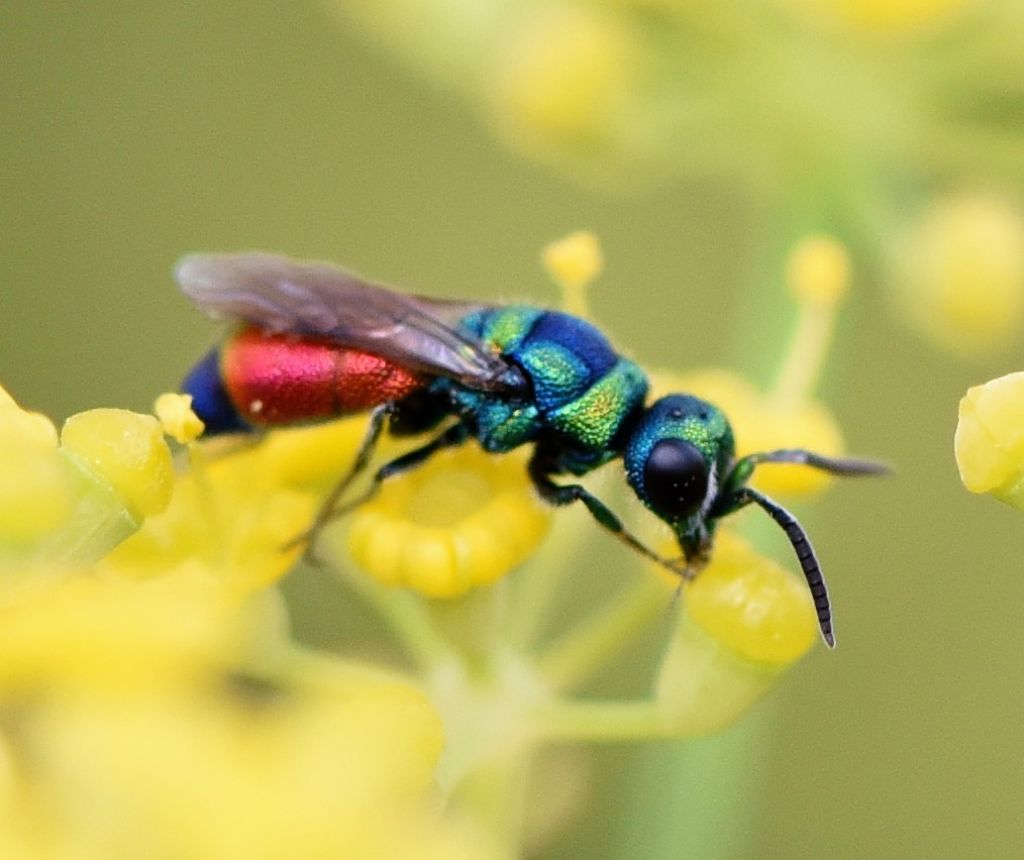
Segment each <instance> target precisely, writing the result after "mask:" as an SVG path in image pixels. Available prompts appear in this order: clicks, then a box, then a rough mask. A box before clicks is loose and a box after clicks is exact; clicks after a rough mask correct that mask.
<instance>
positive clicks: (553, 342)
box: [464, 306, 647, 467]
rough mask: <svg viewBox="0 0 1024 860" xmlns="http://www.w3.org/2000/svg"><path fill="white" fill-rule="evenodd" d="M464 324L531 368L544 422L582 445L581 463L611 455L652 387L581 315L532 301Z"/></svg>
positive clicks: (574, 444) (573, 444) (484, 313)
mask: <svg viewBox="0 0 1024 860" xmlns="http://www.w3.org/2000/svg"><path fill="white" fill-rule="evenodd" d="M464 328H465V329H466V330H467V331H468V332H469V333H470V334H472V335H474V336H475V337H477V338H479V339H480V340H481V341H483V342H484V343H485V344H486V345H487V346H490V347H491V348H492V349H494V350H496V351H498V352H500V353H501V354H502V355H503V356H505V357H507V358H509V359H510V360H512V361H514V362H515V363H516V364H518V365H519V366H520V367H522V368H523V370H524V371H526V374H527V375H528V376H529V378H530V382H531V384H532V387H533V393H534V404H533V405H534V406H535V407H536V410H537V418H538V421H539V423H540V424H541V425H546V426H547V427H548V428H551V429H554V430H556V431H558V433H559V434H560V435H562V436H563V437H565V441H566V443H567V444H568V445H569V446H570V447H572V448H575V449H579V453H580V454H581V455H582V459H581V460H580V466H581V467H583V466H584V464H590V463H593V464H595V465H596V464H598V463H599V462H601V461H603V459H606V458H605V457H603V456H602V455H603V454H604V453H605V452H606V450H607V448H608V446H609V444H610V443H611V441H612V439H613V438H614V436H615V434H616V433H617V431H618V429H619V427H620V425H621V424H622V421H623V420H624V419H625V417H626V416H627V415H628V414H629V413H630V412H631V411H632V410H633V409H635V408H636V407H637V406H638V405H639V404H641V403H642V402H643V399H644V396H645V394H646V392H647V380H646V377H645V376H644V374H643V372H642V371H641V370H640V368H639V367H637V366H636V365H635V364H633V362H631V361H628V360H626V359H623V358H621V357H620V356H619V355H617V354H616V352H615V350H614V349H612V347H611V344H609V343H608V340H607V338H606V337H605V336H604V335H603V334H602V333H601V332H600V331H599V330H598V329H597V328H595V327H594V326H593V325H591V324H590V323H588V322H586V321H585V320H582V319H579V318H578V317H574V316H571V315H569V314H565V313H561V312H559V311H542V310H538V309H537V308H531V307H525V306H510V307H504V308H488V309H486V310H484V311H480V312H477V313H475V314H472V315H471V316H469V317H467V319H466V320H465V321H464ZM485 423H486V422H485ZM536 429H538V430H539V429H540V428H539V427H538V428H536ZM485 435H487V434H486V433H485V434H484V435H482V436H481V438H482V440H483V439H484V436H485ZM498 435H500V437H501V438H502V439H503V440H504V441H506V442H507V441H511V440H512V439H513V438H522V436H523V434H522V432H521V430H520V432H517V433H514V434H512V435H511V436H509V435H508V434H505V433H499V434H498ZM534 435H536V433H533V434H531V437H532V436H534ZM523 441H525V439H524V440H523Z"/></svg>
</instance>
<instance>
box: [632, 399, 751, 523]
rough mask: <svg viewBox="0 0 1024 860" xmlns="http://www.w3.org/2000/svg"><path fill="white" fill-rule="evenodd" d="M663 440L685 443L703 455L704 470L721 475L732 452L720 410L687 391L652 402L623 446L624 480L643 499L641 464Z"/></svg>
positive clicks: (642, 466) (728, 432)
mask: <svg viewBox="0 0 1024 860" xmlns="http://www.w3.org/2000/svg"><path fill="white" fill-rule="evenodd" d="M663 439H681V440H682V441H684V442H689V443H690V444H692V445H693V446H695V447H696V448H697V450H698V451H700V452H701V454H703V455H704V458H705V460H706V461H707V464H708V470H709V471H712V470H714V471H715V472H717V474H718V475H719V477H721V476H723V475H724V474H725V471H726V469H727V468H728V465H729V462H730V461H731V460H732V458H733V455H734V453H735V445H734V442H733V437H732V429H731V428H730V427H729V422H728V421H727V420H726V418H725V416H724V415H723V414H722V412H721V411H720V410H719V409H718V408H716V407H714V406H712V405H711V404H710V403H708V402H706V401H704V400H701V399H699V398H697V397H693V396H691V395H689V394H672V395H670V396H668V397H662V398H661V399H660V400H658V401H656V402H655V403H654V404H652V405H651V406H650V407H649V408H648V409H647V411H646V412H645V413H644V415H643V418H641V419H640V421H639V423H638V424H637V426H636V428H635V429H634V431H633V434H632V436H631V437H630V440H629V444H628V445H627V446H626V452H625V465H626V480H627V481H629V484H630V486H631V487H632V488H633V489H634V490H635V491H636V494H637V495H638V496H639V497H640V499H641V500H642V501H643V502H644V504H645V505H648V507H650V504H649V496H648V493H647V492H646V489H645V487H644V467H645V465H646V464H647V458H648V457H649V456H650V454H651V450H652V449H653V448H654V446H655V445H657V444H658V442H660V441H661V440H663Z"/></svg>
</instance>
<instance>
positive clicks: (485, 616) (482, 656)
mask: <svg viewBox="0 0 1024 860" xmlns="http://www.w3.org/2000/svg"><path fill="white" fill-rule="evenodd" d="M506 582H507V581H506V580H502V581H501V582H498V583H495V584H494V585H492V586H490V587H487V588H475V589H473V590H472V591H470V592H468V593H467V594H465V595H463V596H462V597H458V598H455V599H451V600H429V599H424V604H425V607H426V612H427V614H428V615H429V617H430V618H431V620H432V624H433V626H434V629H436V630H443V631H444V637H445V639H446V640H447V641H448V643H450V645H451V646H453V648H454V649H455V650H456V651H457V652H458V653H459V654H460V655H461V657H462V659H463V661H464V662H465V664H466V667H467V669H468V670H469V671H470V673H471V674H473V675H479V676H485V675H487V674H489V673H490V671H491V670H492V668H493V667H492V666H491V663H492V657H493V655H494V653H495V651H496V648H497V645H498V642H499V635H500V631H501V621H502V618H503V616H504V612H505V607H506V604H507V602H508V599H507V593H508V592H507V585H506Z"/></svg>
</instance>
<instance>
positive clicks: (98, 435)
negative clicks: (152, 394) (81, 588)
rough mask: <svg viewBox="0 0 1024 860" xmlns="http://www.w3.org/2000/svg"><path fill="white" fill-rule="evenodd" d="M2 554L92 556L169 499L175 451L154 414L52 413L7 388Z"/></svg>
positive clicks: (1, 399) (0, 409)
mask: <svg viewBox="0 0 1024 860" xmlns="http://www.w3.org/2000/svg"><path fill="white" fill-rule="evenodd" d="M0 467H2V474H3V479H2V481H0V561H4V560H6V561H11V562H14V563H17V564H21V563H25V562H28V561H30V560H34V561H35V562H42V561H44V560H49V561H55V562H56V561H61V560H63V561H91V560H95V559H97V558H99V557H101V556H102V555H103V554H104V553H106V552H107V551H108V550H109V549H110V548H111V547H113V546H115V545H116V544H117V543H118V542H119V541H121V540H123V539H124V538H125V537H126V536H128V535H129V534H131V533H132V532H134V531H135V530H136V529H137V528H138V527H139V525H140V524H141V522H142V520H143V519H144V518H145V517H147V516H150V515H152V514H155V513H158V512H159V511H161V510H163V508H165V507H166V506H167V503H168V501H169V499H170V495H171V492H172V489H173V471H172V467H171V454H170V451H169V450H168V448H167V444H166V442H165V441H164V439H163V435H162V434H161V432H160V428H159V425H158V424H157V422H156V420H155V419H153V418H152V416H148V415H138V414H136V413H134V412H128V411H126V410H123V409H93V410H90V411H88V412H82V413H79V414H78V415H73V416H72V417H71V418H69V419H68V420H67V422H66V423H65V425H64V429H63V430H62V431H61V435H60V441H59V444H58V439H57V433H56V430H55V428H54V426H53V424H52V423H51V422H50V421H49V419H47V418H45V417H44V416H42V415H39V414H37V413H32V412H26V411H25V410H23V409H21V408H20V407H18V406H17V404H15V403H14V401H13V400H12V399H11V398H10V396H9V395H7V394H6V392H3V394H2V396H0Z"/></svg>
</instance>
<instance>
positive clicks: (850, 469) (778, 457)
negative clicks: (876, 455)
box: [750, 448, 893, 475]
mask: <svg viewBox="0 0 1024 860" xmlns="http://www.w3.org/2000/svg"><path fill="white" fill-rule="evenodd" d="M750 459H751V460H752V461H753V462H754V463H798V464H800V465H803V466H811V467H812V468H814V469H821V470H822V471H823V472H830V473H831V474H833V475H887V474H889V473H890V472H892V471H893V469H892V467H891V466H889V465H887V464H886V463H879V462H876V461H875V460H861V459H858V458H856V457H825V456H823V455H821V454H815V453H814V452H813V451H805V450H803V449H802V448H785V449H783V450H781V451H764V452H762V453H760V454H752V455H751V456H750Z"/></svg>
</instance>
